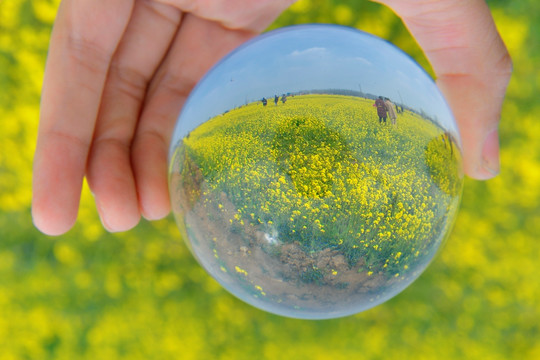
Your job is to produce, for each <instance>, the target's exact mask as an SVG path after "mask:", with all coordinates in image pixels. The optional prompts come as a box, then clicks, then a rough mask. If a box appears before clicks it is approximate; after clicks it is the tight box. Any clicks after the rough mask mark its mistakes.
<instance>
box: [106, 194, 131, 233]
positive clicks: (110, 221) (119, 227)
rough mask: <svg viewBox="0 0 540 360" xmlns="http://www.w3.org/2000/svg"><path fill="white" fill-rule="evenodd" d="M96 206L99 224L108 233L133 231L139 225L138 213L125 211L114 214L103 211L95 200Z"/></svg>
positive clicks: (108, 210)
mask: <svg viewBox="0 0 540 360" xmlns="http://www.w3.org/2000/svg"><path fill="white" fill-rule="evenodd" d="M96 206H97V209H98V213H99V218H100V220H101V224H102V225H103V227H104V228H105V230H107V231H108V232H110V233H117V232H124V231H128V230H131V229H133V228H134V227H135V226H137V225H138V224H139V221H140V219H141V215H140V213H139V212H138V211H133V210H129V209H125V210H126V211H121V212H114V211H110V210H111V209H107V210H104V208H103V207H102V206H101V205H100V203H99V201H98V200H97V199H96Z"/></svg>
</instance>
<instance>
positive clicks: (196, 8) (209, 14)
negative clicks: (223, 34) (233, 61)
mask: <svg viewBox="0 0 540 360" xmlns="http://www.w3.org/2000/svg"><path fill="white" fill-rule="evenodd" d="M159 1H161V2H162V3H165V4H170V5H173V6H176V7H178V8H179V9H181V10H182V11H184V12H189V13H191V14H193V15H196V16H197V17H200V18H203V19H206V20H210V21H215V22H217V23H220V24H221V25H223V26H224V27H226V28H228V29H242V30H248V31H254V32H261V31H263V30H264V29H266V27H267V26H268V25H270V24H271V23H272V21H274V20H275V18H276V17H278V15H279V14H281V12H283V11H284V10H285V9H286V8H288V7H289V6H290V5H291V4H292V3H294V2H295V1H296V0H257V1H253V0H226V1H224V0H195V1H194V0H159Z"/></svg>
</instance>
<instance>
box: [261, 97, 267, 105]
mask: <svg viewBox="0 0 540 360" xmlns="http://www.w3.org/2000/svg"><path fill="white" fill-rule="evenodd" d="M262 104H263V106H266V104H268V100H266V98H262Z"/></svg>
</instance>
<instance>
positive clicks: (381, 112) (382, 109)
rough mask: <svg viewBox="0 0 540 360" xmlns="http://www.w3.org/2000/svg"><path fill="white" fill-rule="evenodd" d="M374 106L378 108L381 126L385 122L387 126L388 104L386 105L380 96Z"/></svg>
mask: <svg viewBox="0 0 540 360" xmlns="http://www.w3.org/2000/svg"><path fill="white" fill-rule="evenodd" d="M373 106H376V107H377V116H378V117H379V124H382V123H383V122H384V123H385V124H386V104H385V103H384V99H383V97H382V96H379V98H378V99H377V100H375V104H373Z"/></svg>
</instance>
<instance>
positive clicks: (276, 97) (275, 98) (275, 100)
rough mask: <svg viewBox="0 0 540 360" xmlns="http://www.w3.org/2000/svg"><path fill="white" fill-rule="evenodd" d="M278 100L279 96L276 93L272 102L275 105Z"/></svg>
mask: <svg viewBox="0 0 540 360" xmlns="http://www.w3.org/2000/svg"><path fill="white" fill-rule="evenodd" d="M278 101H279V96H277V95H276V96H274V104H276V105H277V103H278Z"/></svg>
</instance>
